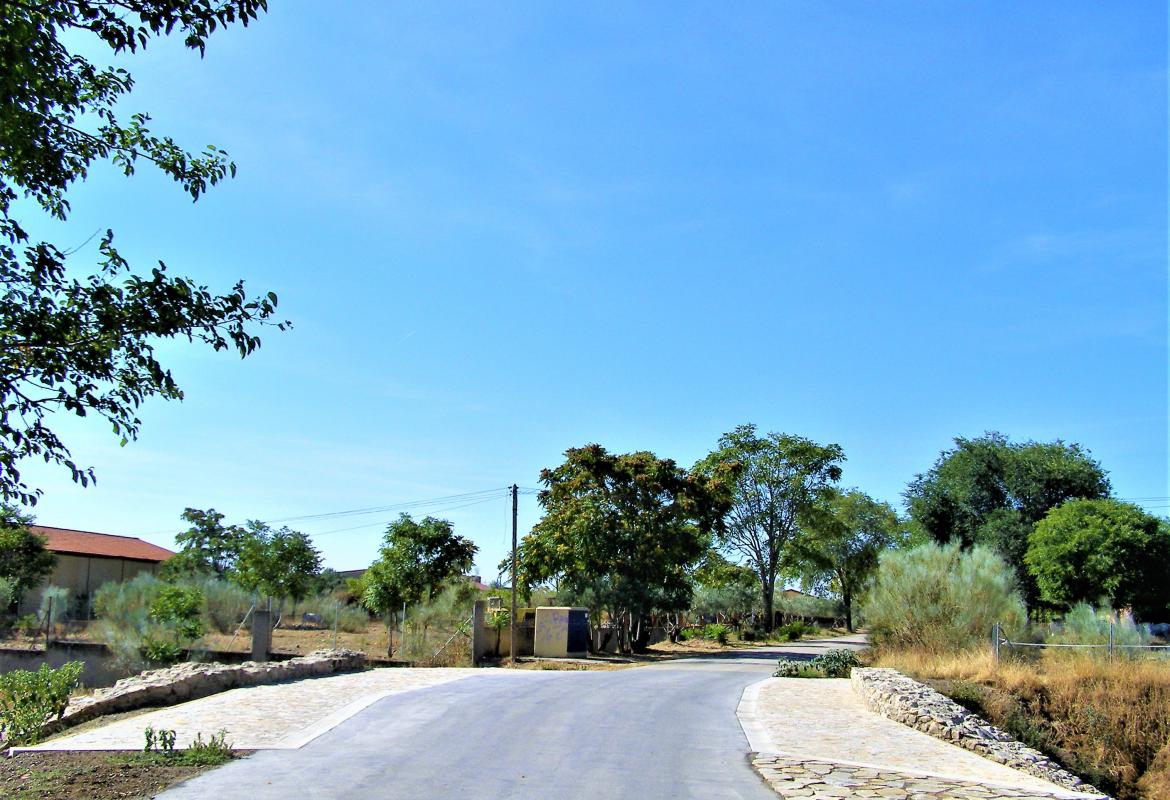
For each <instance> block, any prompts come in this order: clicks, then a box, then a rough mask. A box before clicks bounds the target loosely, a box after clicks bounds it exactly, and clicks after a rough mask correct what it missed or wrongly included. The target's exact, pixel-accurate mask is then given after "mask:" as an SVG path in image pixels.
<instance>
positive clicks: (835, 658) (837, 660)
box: [811, 649, 861, 678]
mask: <svg viewBox="0 0 1170 800" xmlns="http://www.w3.org/2000/svg"><path fill="white" fill-rule="evenodd" d="M811 666H812V667H814V668H815V669H819V670H820V671H821V672H823V673H825V676H826V677H829V678H848V677H849V673H850V671H852V669H853V668H854V667H860V666H861V660H860V659H858V657H857V653H854V652H853V651H852V650H843V649H841V650H830V651H828V652H827V653H822V654H821V655H819V656H817V657H816V658H814V659H813V660H812V662H811Z"/></svg>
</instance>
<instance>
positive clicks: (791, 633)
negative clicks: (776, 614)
mask: <svg viewBox="0 0 1170 800" xmlns="http://www.w3.org/2000/svg"><path fill="white" fill-rule="evenodd" d="M814 630H816V628H815V627H813V626H812V625H808V624H807V623H805V621H804V620H802V619H798V620H794V621H792V622H789V623H788V624H787V625H781V626H780V627H779V628H777V629H776V635H777V636H778V637H779V638H781V639H784V640H786V641H789V642H795V641H797V640H798V639H800V638H801V637H802V636H804V635H805V634H807V633H811V632H812V631H814Z"/></svg>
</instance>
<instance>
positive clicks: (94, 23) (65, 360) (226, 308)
mask: <svg viewBox="0 0 1170 800" xmlns="http://www.w3.org/2000/svg"><path fill="white" fill-rule="evenodd" d="M265 8H266V0H13V1H12V2H5V3H3V4H2V5H0V75H3V76H4V80H3V91H0V499H9V500H11V499H15V500H18V501H20V502H22V503H25V504H33V503H35V502H36V500H37V497H38V496H39V495H40V490H39V489H35V488H33V487H30V486H29V485H28V484H27V483H25V482H24V481H23V480H22V479H21V476H20V472H19V469H18V466H17V465H18V463H19V462H20V461H21V460H22V459H25V458H29V457H37V458H41V459H43V460H44V461H46V462H49V463H55V464H59V465H62V466H63V467H65V468H66V469H67V470H69V471H70V472H71V473H72V476H73V480H74V481H76V482H78V483H80V484H82V485H87V484H88V483H89V482H90V481H92V480H93V479H94V474H93V470H92V468H85V467H81V466H78V465H77V463H75V462H74V460H73V457H72V455H71V453H70V451H69V448H68V447H67V446H66V445H65V443H64V442H63V441H62V440H61V439H60V438H59V436H58V435H57V434H56V433H55V432H54V431H53V430H52V428H51V427H50V424H51V419H50V416H51V415H52V414H53V413H54V412H60V411H64V412H69V413H73V414H76V415H78V416H87V415H89V414H95V415H97V416H100V417H103V418H104V419H105V420H106V421H107V423H109V424H110V425H111V426H112V427H113V430H114V433H115V435H117V436H120V437H121V440H122V443H123V444H125V443H126V442H127V441H128V440H131V439H134V438H135V437H136V436H137V433H138V430H139V426H140V424H141V422H140V420H139V419H138V417H137V416H136V414H137V409H138V407H139V405H140V404H141V403H142V402H143V401H144V400H145V399H146V398H148V397H152V396H159V397H162V398H164V399H168V400H177V399H181V398H182V396H183V393H182V390H181V389H180V388H179V386H178V385H177V384H176V383H175V380H174V378H173V377H172V376H171V373H170V372H169V371H168V370H167V368H166V367H165V366H163V364H162V363H161V362H160V361H159V360H158V358H157V354H156V350H155V347H156V343H157V342H158V341H159V340H160V339H172V338H184V339H187V340H188V341H196V340H197V341H200V342H202V343H204V344H207V345H209V346H211V347H212V348H213V349H215V350H224V349H234V350H235V351H236V352H238V353H239V354H240V356H242V357H243V356H248V355H250V354H251V353H252V352H254V351H255V350H256V348H257V347H259V345H260V339H259V338H258V337H257V335H256V333H255V330H256V329H257V328H258V327H260V326H265V325H276V327H278V328H281V329H283V328H284V327H285V326H286V324H287V323H283V322H277V321H276V320H275V318H274V315H275V312H276V303H277V299H276V295H274V294H272V293H271V292H269V293H267V294H264V295H258V296H249V295H248V293H247V292H246V291H245V288H244V284H243V283H242V282H239V283H237V284H236V285H235V286H234V287H232V288H231V289H230V290H229V291H228V292H226V293H225V294H216V293H214V292H212V291H210V290H209V289H208V288H207V287H206V286H202V285H200V284H198V283H197V282H196V281H194V280H192V279H191V278H186V277H179V276H173V275H171V274H170V273H168V271H167V268H166V266H165V265H164V264H163V263H162V262H159V265H158V266H157V267H153V268H151V269H150V270H149V271H148V272H141V271H138V272H136V271H135V270H133V269H132V268H131V266H130V264H129V263H128V262H127V260H126V259H125V258H124V257H123V256H122V255H121V254H120V253H119V252H118V250H117V249H116V248H115V246H114V233H113V231H110V230H107V231H106V232H105V233H104V234H103V235H102V236H101V238H100V242H99V244H98V246H97V263H96V266H95V267H94V268H92V271H90V273H89V274H88V275H86V274H84V272H83V271H82V270H81V268H80V267H78V266H77V265H76V264H75V263H74V262H73V261H70V260H69V257H70V255H72V254H71V253H70V252H67V251H65V250H63V249H61V248H60V247H58V246H57V245H55V244H53V243H52V242H48V241H37V240H35V239H34V238H33V237H31V236H30V235H29V232H28V229H27V227H26V225H27V219H25V214H26V213H27V214H29V215H30V216H33V217H35V218H39V219H44V218H49V219H52V220H57V221H62V222H63V221H65V220H67V219H68V217H69V213H70V203H69V199H68V192H69V189H70V187H71V186H72V185H73V184H74V183H76V182H78V181H82V180H84V179H85V178H86V177H87V175H88V173H89V171H90V170H91V169H93V168H94V167H95V166H96V165H98V164H100V163H103V162H109V163H110V164H112V165H113V166H114V168H116V169H118V170H120V171H122V172H123V173H124V174H125V175H127V176H129V175H132V174H133V173H134V171H135V169H136V167H137V166H138V165H139V164H140V163H142V162H149V163H150V164H151V165H153V166H154V167H157V168H158V169H159V170H161V171H162V173H163V174H164V175H167V176H169V177H171V178H172V179H174V180H175V181H176V182H177V183H179V185H180V186H181V187H182V189H183V191H184V192H185V193H187V194H189V195H190V196H191V197H192V199H194V200H198V199H199V197H200V196H201V195H202V194H203V193H204V192H205V191H206V190H207V189H208V187H210V186H213V185H215V184H217V183H218V182H219V181H221V180H223V179H224V178H226V177H228V176H229V175H234V174H235V171H236V167H235V164H233V163H231V162H230V161H228V159H227V153H226V152H224V151H223V150H220V149H219V148H216V147H214V146H208V147H207V149H206V150H204V151H203V152H202V153H200V154H198V155H196V154H192V153H190V152H187V151H185V150H184V149H182V148H181V147H180V146H179V145H178V144H176V143H175V142H174V141H173V140H172V139H171V138H169V137H166V136H159V135H156V134H155V133H153V132H152V131H151V130H150V128H149V127H148V123H149V121H150V117H149V116H148V115H146V114H143V113H134V114H131V115H130V116H129V117H128V118H126V117H123V116H122V109H123V107H124V104H125V101H126V97H127V96H128V95H129V94H130V92H131V90H132V89H133V86H134V81H133V78H132V77H131V76H130V73H129V72H127V71H126V70H125V69H123V68H120V67H102V66H100V65H98V64H96V63H94V62H93V61H91V60H90V58H89V57H87V56H86V55H82V54H81V53H79V52H77V50H82V51H88V52H93V50H94V48H95V47H100V46H103V45H104V46H105V47H108V48H109V50H110V51H111V53H112V54H116V55H124V54H127V53H134V52H136V51H138V50H140V49H144V48H145V47H146V46H147V43H148V42H150V41H151V40H153V39H155V38H157V37H161V36H166V35H169V34H171V33H175V32H177V33H178V34H179V35H181V36H182V37H183V41H184V43H185V44H186V46H187V47H189V48H192V49H194V50H198V51H199V52H200V54H202V53H203V51H204V48H205V46H206V43H207V39H208V37H209V36H210V35H211V33H212V32H214V31H215V30H216V29H217V28H222V27H226V26H227V25H230V24H233V23H236V22H241V23H243V24H245V25H247V24H248V23H249V22H250V21H252V20H254V19H256V18H257V16H258V15H259V13H260V12H261V11H263V10H265ZM71 48H73V49H71ZM25 201H27V202H25ZM67 261H68V262H69V263H68V264H67Z"/></svg>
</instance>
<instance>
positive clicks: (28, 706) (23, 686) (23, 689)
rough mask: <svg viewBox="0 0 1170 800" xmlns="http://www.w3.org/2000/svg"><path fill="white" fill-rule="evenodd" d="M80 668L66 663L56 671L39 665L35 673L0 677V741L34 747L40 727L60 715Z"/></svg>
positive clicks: (80, 664) (79, 675)
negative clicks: (0, 739)
mask: <svg viewBox="0 0 1170 800" xmlns="http://www.w3.org/2000/svg"><path fill="white" fill-rule="evenodd" d="M82 666H83V665H82V663H81V662H80V661H70V662H68V663H66V664H63V665H62V666H61V667H60V668H58V669H50V668H49V665H48V664H41V668H40V669H39V670H37V671H36V672H30V671H29V670H25V669H16V670H12V671H11V672H6V673H4V674H0V738H3V739H4V741H5V742H6V743H7V744H8V745H30V744H36V743H37V742H38V741H39V740H40V737H41V727H42V726H43V725H44V724H45V723H46V722H49V721H51V720H54V719H59V718H60V716H61V714H62V713H64V711H65V706H66V705H67V704H68V703H69V693H70V692H72V691H73V689H74V688H75V687H76V686H77V682H78V680H79V679H80V678H81V670H82Z"/></svg>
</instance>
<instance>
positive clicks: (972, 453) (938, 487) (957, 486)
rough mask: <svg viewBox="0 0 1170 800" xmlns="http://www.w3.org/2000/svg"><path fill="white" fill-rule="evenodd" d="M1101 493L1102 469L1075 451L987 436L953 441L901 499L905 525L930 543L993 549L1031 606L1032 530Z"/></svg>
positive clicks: (1105, 491) (1104, 492)
mask: <svg viewBox="0 0 1170 800" xmlns="http://www.w3.org/2000/svg"><path fill="white" fill-rule="evenodd" d="M1109 492H1110V486H1109V479H1108V477H1107V476H1106V473H1105V470H1103V469H1102V468H1101V465H1100V464H1098V463H1097V462H1096V461H1094V460H1093V459H1092V457H1091V456H1090V455H1089V453H1088V452H1087V451H1085V450H1084V449H1083V448H1081V446H1080V445H1078V444H1075V443H1074V444H1066V443H1064V442H1062V441H1059V440H1057V441H1055V442H1049V443H1040V442H1033V441H1028V442H1022V443H1014V442H1011V441H1009V440H1008V438H1007V437H1006V436H1004V435H1003V434H1000V433H995V432H991V433H987V434H984V435H983V436H981V437H979V438H976V439H964V438H962V437H959V438H956V439H955V446H954V448H952V449H950V450H944V451H943V452H942V453H941V454H940V455H939V457H938V460H937V461H935V464H934V466H933V467H932V468H931V469H930V471H929V472H927V473H925V474H920V475H917V476H916V477H915V478H914V480H913V481H912V482H911V483H910V486H909V487H908V488H907V490H906V494H905V497H906V503H907V506H908V507H909V510H910V517H911V519H912V520H913V521H914V523H915V524H916V525H917V526H918V527H920V528H921V529H922V530H923V531H925V533H926V534H927V535H928V536H929V537H930V538H931V539H933V540H934V541H936V542H939V543H944V542H948V541H951V540H952V539H955V540H957V541H958V542H959V543H960V544H961V545H962V546H963V547H970V546H971V545H972V544H976V543H978V544H985V545H988V546H990V547H994V548H995V549H996V550H998V551H999V552H1000V553H1001V554H1002V555H1003V556H1004V558H1006V559H1007V561H1008V563H1009V564H1011V565H1012V567H1013V568H1014V569H1015V570H1016V574H1017V578H1018V581H1019V584H1020V589H1021V591H1022V592H1023V594H1024V599H1025V600H1026V601H1027V602H1028V604H1029V605H1035V604H1036V602H1037V601H1038V600H1039V595H1038V593H1037V589H1036V585H1035V583H1034V581H1033V580H1032V577H1031V575H1030V574H1029V573H1028V570H1027V568H1026V567H1025V565H1024V554H1025V553H1026V552H1027V549H1028V536H1029V534H1031V532H1032V528H1033V526H1035V524H1036V523H1037V522H1039V521H1040V520H1041V519H1043V518H1044V515H1045V514H1047V513H1048V511H1049V510H1050V509H1052V508H1055V507H1056V506H1058V505H1060V504H1061V503H1063V502H1064V501H1066V500H1071V499H1081V498H1083V499H1097V498H1103V497H1107V496H1108V495H1109Z"/></svg>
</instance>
